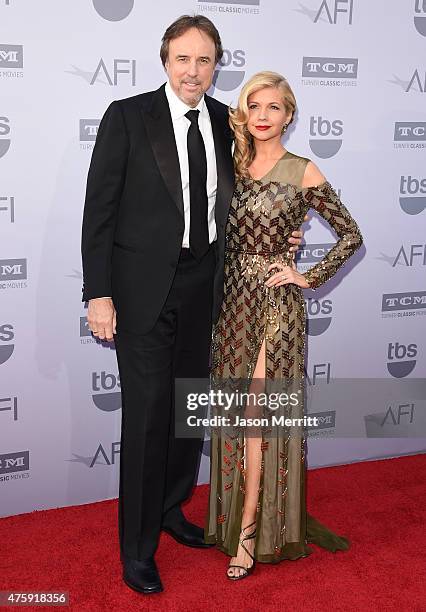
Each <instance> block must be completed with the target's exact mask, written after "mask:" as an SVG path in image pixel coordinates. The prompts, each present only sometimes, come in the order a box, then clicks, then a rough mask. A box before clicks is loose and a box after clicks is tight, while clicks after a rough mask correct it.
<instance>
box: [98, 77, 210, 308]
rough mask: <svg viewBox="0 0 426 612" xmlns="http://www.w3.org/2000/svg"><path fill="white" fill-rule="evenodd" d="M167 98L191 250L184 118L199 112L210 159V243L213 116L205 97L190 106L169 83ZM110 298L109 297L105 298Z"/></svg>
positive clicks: (185, 235)
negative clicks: (186, 115)
mask: <svg viewBox="0 0 426 612" xmlns="http://www.w3.org/2000/svg"><path fill="white" fill-rule="evenodd" d="M165 89H166V96H167V101H168V103H169V107H170V114H171V116H172V123H173V130H174V133H175V140H176V147H177V151H178V157H179V166H180V177H181V181H182V193H183V212H184V220H185V230H184V233H183V240H182V247H183V248H187V249H188V248H189V224H190V221H191V219H190V210H189V163H188V146H187V138H188V128H189V126H190V125H191V122H190V120H189V119H187V118H186V117H185V114H186V113H187V112H188V111H189V110H199V111H200V114H199V115H198V125H199V127H200V132H201V135H202V137H203V140H204V146H205V149H206V158H207V183H206V186H207V198H208V209H207V222H208V228H209V242H210V244H211V243H212V242H213V240H216V237H217V234H216V221H215V218H214V205H215V202H216V190H217V171H216V154H215V150H214V140H213V132H212V125H211V123H210V115H209V111H208V109H207V105H206V103H205V100H204V96H203V97H202V98H201V100H200V101H199V103H198V104H197V106H196V107H195V109H192V108H191V107H190V106H187V105H186V104H185V103H184V102H182V100H181V99H180V98H178V96H177V95H176V94H175V92H174V91H173V89H172V88H171V86H170V83H169V82H167V83H166V88H165ZM105 297H110V296H105Z"/></svg>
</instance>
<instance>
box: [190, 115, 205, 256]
mask: <svg viewBox="0 0 426 612" xmlns="http://www.w3.org/2000/svg"><path fill="white" fill-rule="evenodd" d="M199 113H200V111H198V110H190V111H188V112H187V113H186V114H185V117H186V118H187V119H189V120H190V122H191V125H190V126H189V129H188V162H189V201H190V205H189V211H190V224H189V248H190V250H191V253H192V254H193V256H194V257H195V258H196V259H201V258H202V257H203V255H205V253H206V252H207V250H208V248H209V230H208V225H207V210H208V206H207V187H206V181H207V157H206V149H205V147H204V140H203V137H202V135H201V132H200V128H199V126H198V115H199Z"/></svg>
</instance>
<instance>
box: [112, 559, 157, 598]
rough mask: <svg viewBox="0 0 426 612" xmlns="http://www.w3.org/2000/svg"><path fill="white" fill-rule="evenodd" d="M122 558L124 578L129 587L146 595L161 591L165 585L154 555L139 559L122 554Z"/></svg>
mask: <svg viewBox="0 0 426 612" xmlns="http://www.w3.org/2000/svg"><path fill="white" fill-rule="evenodd" d="M121 560H122V563H123V580H124V582H125V583H126V584H127V586H128V587H130V588H131V589H133V590H134V591H137V592H138V593H144V594H145V595H149V594H150V593H161V591H162V590H163V585H162V584H161V580H160V574H159V573H158V569H157V566H156V564H155V561H154V558H153V557H149V558H148V559H143V560H142V561H139V560H138V559H130V558H129V557H126V556H123V555H122V557H121Z"/></svg>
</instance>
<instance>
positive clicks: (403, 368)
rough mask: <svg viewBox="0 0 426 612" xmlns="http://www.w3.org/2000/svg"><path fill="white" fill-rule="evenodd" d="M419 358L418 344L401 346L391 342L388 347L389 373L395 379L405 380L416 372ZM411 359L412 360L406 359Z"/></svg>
mask: <svg viewBox="0 0 426 612" xmlns="http://www.w3.org/2000/svg"><path fill="white" fill-rule="evenodd" d="M416 356H417V344H413V343H412V344H407V345H405V344H400V343H399V342H395V343H393V342H390V343H389V345H388V360H389V361H388V372H389V374H390V375H391V376H393V377H394V378H405V377H406V376H408V375H409V374H411V372H412V371H413V370H414V368H415V366H416V363H417V361H416V359H411V358H412V357H416ZM407 357H410V359H406V358H407Z"/></svg>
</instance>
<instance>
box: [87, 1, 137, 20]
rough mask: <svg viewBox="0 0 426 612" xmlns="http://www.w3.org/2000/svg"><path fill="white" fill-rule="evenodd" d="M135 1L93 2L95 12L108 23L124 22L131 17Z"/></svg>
mask: <svg viewBox="0 0 426 612" xmlns="http://www.w3.org/2000/svg"><path fill="white" fill-rule="evenodd" d="M134 4H135V0H120V2H111V0H109V2H105V0H93V7H94V9H95V11H96V12H97V13H98V15H100V17H103V19H106V21H122V20H123V19H126V17H128V16H129V15H130V13H131V12H132V10H133V6H134Z"/></svg>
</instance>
